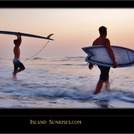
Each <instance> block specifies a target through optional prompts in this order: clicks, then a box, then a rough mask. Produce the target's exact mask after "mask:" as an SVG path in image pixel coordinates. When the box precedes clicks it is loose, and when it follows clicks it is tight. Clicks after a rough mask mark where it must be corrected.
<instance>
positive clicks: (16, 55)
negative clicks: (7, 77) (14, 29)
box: [12, 33, 25, 77]
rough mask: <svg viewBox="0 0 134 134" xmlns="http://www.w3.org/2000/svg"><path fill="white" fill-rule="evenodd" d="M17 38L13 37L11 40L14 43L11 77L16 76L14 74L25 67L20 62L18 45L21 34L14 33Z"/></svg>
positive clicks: (20, 40)
mask: <svg viewBox="0 0 134 134" xmlns="http://www.w3.org/2000/svg"><path fill="white" fill-rule="evenodd" d="M16 36H17V39H15V40H14V41H13V42H14V44H15V46H14V49H13V52H14V59H13V64H14V71H13V73H12V74H13V77H16V74H17V73H19V72H21V71H23V70H24V69H25V66H24V65H23V64H22V63H21V62H20V60H19V58H20V48H19V47H20V45H21V42H22V39H21V34H20V33H17V34H16Z"/></svg>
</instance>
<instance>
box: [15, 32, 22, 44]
mask: <svg viewBox="0 0 134 134" xmlns="http://www.w3.org/2000/svg"><path fill="white" fill-rule="evenodd" d="M16 36H17V43H16V45H20V44H21V42H22V39H21V34H20V33H17V34H16Z"/></svg>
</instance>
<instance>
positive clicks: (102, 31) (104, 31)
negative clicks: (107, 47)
mask: <svg viewBox="0 0 134 134" xmlns="http://www.w3.org/2000/svg"><path fill="white" fill-rule="evenodd" d="M99 33H100V35H107V28H106V27H104V26H101V27H100V28H99Z"/></svg>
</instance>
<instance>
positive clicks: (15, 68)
mask: <svg viewBox="0 0 134 134" xmlns="http://www.w3.org/2000/svg"><path fill="white" fill-rule="evenodd" d="M17 70H18V66H17V65H15V64H14V71H13V73H12V74H13V77H14V78H15V77H16V73H17Z"/></svg>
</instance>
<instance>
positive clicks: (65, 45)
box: [0, 8, 134, 58]
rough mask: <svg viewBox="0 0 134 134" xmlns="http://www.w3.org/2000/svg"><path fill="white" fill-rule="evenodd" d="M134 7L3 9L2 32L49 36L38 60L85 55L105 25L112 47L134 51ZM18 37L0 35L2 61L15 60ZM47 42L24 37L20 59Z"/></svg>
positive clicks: (0, 23) (0, 56) (0, 22)
mask: <svg viewBox="0 0 134 134" xmlns="http://www.w3.org/2000/svg"><path fill="white" fill-rule="evenodd" d="M133 16H134V9H133V8H129V9H127V8H119V9H118V8H113V9H112V8H104V9H103V8H100V9H99V8H91V9H90V8H86V9H84V8H75V9H73V8H66V9H64V8H61V9H60V8H30V9H25V8H24V9H13V8H12V9H10V8H9V9H8V8H3V9H0V18H1V20H0V30H7V31H17V32H25V33H30V34H37V35H41V36H47V35H49V34H51V33H53V34H54V35H53V37H52V38H54V41H50V42H49V44H48V45H47V46H46V47H45V49H44V50H43V51H42V52H41V53H40V54H39V55H38V56H39V57H53V56H55V57H58V56H64V57H65V56H85V53H84V52H83V51H82V50H81V48H82V47H84V46H91V44H92V42H93V41H94V40H95V39H96V38H97V37H98V36H99V33H98V28H99V27H100V26H102V25H103V26H106V27H107V30H108V35H107V38H109V39H110V41H111V44H112V45H119V46H124V47H128V48H131V49H134V44H133V42H134V26H133V24H134V17H133ZM15 38H16V36H13V35H2V34H0V58H5V57H13V51H12V49H13V47H14V45H13V40H14V39H15ZM46 42H47V40H43V39H36V38H29V37H22V44H21V57H22V58H25V57H30V56H32V55H34V54H35V53H36V52H38V51H39V50H40V49H41V48H42V47H43V46H44V45H45V43H46Z"/></svg>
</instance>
